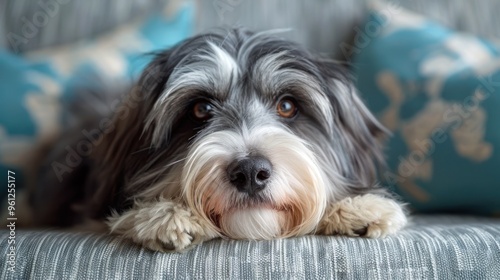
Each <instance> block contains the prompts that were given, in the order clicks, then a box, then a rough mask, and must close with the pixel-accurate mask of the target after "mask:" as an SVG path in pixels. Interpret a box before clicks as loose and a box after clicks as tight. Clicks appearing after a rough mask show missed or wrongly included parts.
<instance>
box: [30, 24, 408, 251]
mask: <svg viewBox="0 0 500 280" xmlns="http://www.w3.org/2000/svg"><path fill="white" fill-rule="evenodd" d="M109 107H113V106H111V105H109ZM109 111H110V114H111V115H112V116H111V117H110V118H105V117H103V116H99V118H97V117H94V119H92V117H91V118H90V120H88V121H86V122H84V123H85V124H84V125H82V126H80V127H79V128H78V129H76V130H74V131H72V132H68V134H67V135H66V136H65V137H62V138H61V139H59V140H58V141H56V142H57V144H55V145H53V146H52V147H51V148H50V153H48V155H47V156H46V157H45V164H44V165H42V167H40V168H38V170H37V174H38V175H39V177H38V178H39V179H37V182H36V184H37V186H36V187H35V188H34V189H33V191H32V192H31V193H30V195H29V202H30V207H31V209H32V215H33V221H34V224H35V225H37V226H66V227H68V226H72V227H75V226H88V225H93V226H95V225H99V226H98V227H96V228H99V229H101V230H102V229H104V230H106V231H108V232H110V233H112V234H116V235H119V236H122V237H125V238H128V239H131V240H133V241H134V242H135V243H138V244H140V245H142V246H145V247H147V248H149V249H152V250H155V251H172V250H173V251H183V250H186V249H188V248H191V247H192V246H194V245H196V244H200V243H201V242H203V241H206V240H210V239H214V238H220V237H222V238H228V239H245V240H269V239H275V238H287V237H292V236H303V235H308V234H321V235H334V234H339V235H347V236H364V237H369V238H378V237H384V236H386V235H388V234H393V233H396V232H397V231H399V230H400V229H401V228H403V227H404V226H405V224H406V223H407V214H406V211H405V208H404V204H402V203H400V202H399V201H398V200H397V199H395V198H394V197H393V196H392V195H391V194H390V193H389V192H388V191H387V190H385V189H384V188H382V187H380V186H379V185H378V184H377V173H378V171H379V170H380V169H381V168H383V161H384V159H383V152H382V149H383V145H382V142H383V139H384V138H385V137H387V134H388V133H387V131H386V130H385V128H384V127H383V126H382V125H381V124H380V123H379V122H378V121H377V120H376V118H375V117H374V116H373V115H372V114H371V113H370V111H369V110H368V109H367V108H366V106H365V105H364V104H363V102H362V100H361V99H360V97H359V96H358V95H357V93H356V90H355V88H354V87H353V84H352V82H351V79H350V76H349V74H348V72H347V70H346V69H344V68H343V66H342V65H340V64H339V63H336V62H333V61H329V60H327V59H323V58H321V57H319V56H316V55H314V54H312V53H310V52H309V51H307V50H305V49H304V48H303V47H301V46H300V45H298V44H296V43H294V42H290V41H287V40H284V39H282V38H280V37H279V36H278V35H276V34H274V33H272V32H261V33H252V32H250V31H247V30H244V29H234V30H226V31H224V32H214V33H209V34H203V35H198V36H195V37H192V38H189V39H186V40H185V41H183V42H181V43H179V44H177V45H176V46H174V47H172V48H170V49H168V50H165V51H162V52H158V53H156V54H155V56H154V59H153V60H152V62H151V63H150V64H149V65H148V66H147V67H146V69H145V70H144V72H143V74H142V76H141V78H140V79H139V80H138V82H137V84H136V86H134V88H133V89H132V90H131V91H130V92H129V93H128V94H126V95H125V97H124V99H123V100H122V101H121V103H120V105H119V106H114V108H112V109H110V110H109ZM96 115H97V114H96ZM96 119H97V120H96ZM82 127H83V128H82ZM79 131H80V132H79ZM85 139H87V140H85ZM75 159H79V160H75ZM64 162H66V164H64ZM70 163H71V164H70Z"/></svg>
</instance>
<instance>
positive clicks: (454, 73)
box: [354, 7, 500, 214]
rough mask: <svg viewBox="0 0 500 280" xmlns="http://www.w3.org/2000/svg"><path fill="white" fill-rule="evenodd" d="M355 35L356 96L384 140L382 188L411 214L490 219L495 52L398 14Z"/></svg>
mask: <svg viewBox="0 0 500 280" xmlns="http://www.w3.org/2000/svg"><path fill="white" fill-rule="evenodd" d="M391 9H392V10H391ZM362 30H364V31H365V33H364V34H363V35H360V36H364V37H363V40H362V42H363V43H364V44H363V45H361V44H358V45H357V46H356V48H355V49H354V53H356V55H355V57H354V69H355V70H354V72H355V75H356V77H357V86H358V88H359V90H360V92H361V94H362V96H363V97H364V98H365V100H366V101H367V102H368V105H369V107H370V108H371V109H372V111H374V112H375V113H376V114H377V115H378V117H379V119H380V120H381V121H382V123H383V124H384V125H385V126H386V127H388V128H389V129H390V130H391V131H392V132H393V133H394V136H393V137H392V138H391V139H390V141H389V143H388V147H389V148H388V151H387V155H388V162H389V167H390V171H388V172H385V173H384V174H382V175H383V176H382V177H383V179H384V183H386V184H387V185H389V186H391V187H394V188H395V189H396V191H397V192H398V193H400V194H401V195H402V196H403V197H404V198H405V199H406V200H408V201H410V202H411V204H412V206H413V208H414V209H417V210H420V211H461V212H469V213H482V214H492V213H495V214H498V213H500V172H499V171H500V129H499V127H500V48H499V47H498V46H496V45H495V44H494V43H492V42H488V41H485V40H482V39H480V38H477V37H475V36H472V35H469V34H465V33H458V32H455V31H452V30H449V29H447V28H444V27H442V26H440V25H439V24H437V23H434V22H432V21H429V20H427V19H426V18H423V17H420V16H418V15H416V14H412V13H409V12H407V11H405V10H404V9H402V8H401V7H392V8H390V7H389V8H387V7H386V8H379V10H377V11H375V12H373V13H372V14H371V16H370V18H369V19H368V21H367V22H366V24H365V25H364V29H363V28H362ZM359 40H360V42H361V39H359Z"/></svg>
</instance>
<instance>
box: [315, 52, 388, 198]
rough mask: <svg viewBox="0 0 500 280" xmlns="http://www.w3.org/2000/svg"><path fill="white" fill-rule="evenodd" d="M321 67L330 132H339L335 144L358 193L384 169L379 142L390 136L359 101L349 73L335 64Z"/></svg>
mask: <svg viewBox="0 0 500 280" xmlns="http://www.w3.org/2000/svg"><path fill="white" fill-rule="evenodd" d="M321 63H322V64H323V73H324V74H325V75H326V76H327V77H326V79H327V83H328V85H329V86H328V89H329V91H330V92H329V93H328V95H329V99H330V102H331V105H332V108H333V110H334V118H335V120H334V126H336V127H334V128H333V130H334V131H335V130H337V131H338V130H340V134H341V135H338V136H339V137H338V140H339V141H340V144H341V145H342V146H343V149H344V152H347V154H348V156H349V159H350V161H351V164H350V166H348V167H346V168H348V170H346V171H347V173H348V174H349V175H348V177H349V180H350V181H352V183H353V185H354V187H355V188H360V190H362V189H363V188H366V187H368V188H369V187H372V186H373V185H374V184H375V182H376V177H377V168H378V167H383V166H385V163H384V155H383V145H382V142H383V140H384V139H385V138H387V137H388V136H389V132H388V130H387V129H386V128H385V127H383V125H382V124H381V123H380V122H379V121H378V120H377V119H376V118H375V116H374V115H373V114H372V113H371V112H370V110H369V109H368V108H367V107H366V105H365V104H364V103H363V101H362V100H361V98H360V97H359V95H358V93H357V90H356V88H355V87H354V84H353V82H352V79H351V77H350V75H349V74H348V73H349V70H348V69H346V68H344V67H343V66H341V65H339V64H338V63H335V62H324V61H323V62H321ZM339 128H340V129H339Z"/></svg>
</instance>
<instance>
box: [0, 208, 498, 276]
mask: <svg viewBox="0 0 500 280" xmlns="http://www.w3.org/2000/svg"><path fill="white" fill-rule="evenodd" d="M8 234H9V232H7V231H3V232H2V233H1V236H0V240H2V241H1V243H0V254H1V257H0V258H1V259H2V260H1V261H0V279H129V278H133V279H140V278H143V279H172V278H174V277H175V278H181V279H201V278H206V279H228V278H229V279H333V278H336V279H343V278H346V279H500V219H493V218H476V217H459V216H417V217H415V218H414V219H413V223H412V224H411V225H410V226H408V227H407V228H406V229H405V230H404V231H402V232H401V233H400V234H398V235H396V236H392V237H388V238H385V239H363V238H348V237H339V236H336V237H327V236H306V237H301V238H293V239H283V240H274V241H262V242H248V241H227V240H213V241H210V242H207V243H205V244H203V245H200V246H197V247H195V248H194V249H192V250H191V251H188V252H185V253H158V252H151V251H148V250H145V249H142V248H140V247H138V246H136V245H134V244H131V243H130V242H126V241H122V240H120V239H119V238H116V237H111V236H106V235H97V234H86V233H75V232H62V231H21V230H18V231H17V232H16V245H17V263H16V273H15V274H12V273H10V272H8V271H7V270H6V261H5V260H4V259H5V256H6V254H7V247H8V246H7V245H8V244H7V236H8Z"/></svg>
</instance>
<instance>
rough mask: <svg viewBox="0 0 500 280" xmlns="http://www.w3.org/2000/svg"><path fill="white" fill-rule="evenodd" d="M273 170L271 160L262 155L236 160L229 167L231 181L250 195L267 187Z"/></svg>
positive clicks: (241, 190)
mask: <svg viewBox="0 0 500 280" xmlns="http://www.w3.org/2000/svg"><path fill="white" fill-rule="evenodd" d="M272 171H273V169H272V165H271V162H269V160H268V159H266V158H264V157H261V156H249V157H245V158H243V159H239V160H235V161H233V162H232V163H230V164H229V166H228V168H227V174H228V176H229V181H231V183H232V184H233V185H234V186H235V187H236V188H237V189H238V191H240V192H245V193H247V194H248V195H250V196H253V195H255V194H256V193H258V192H260V191H261V190H263V189H264V188H265V187H266V184H267V183H268V181H269V178H270V177H271V173H272Z"/></svg>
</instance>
